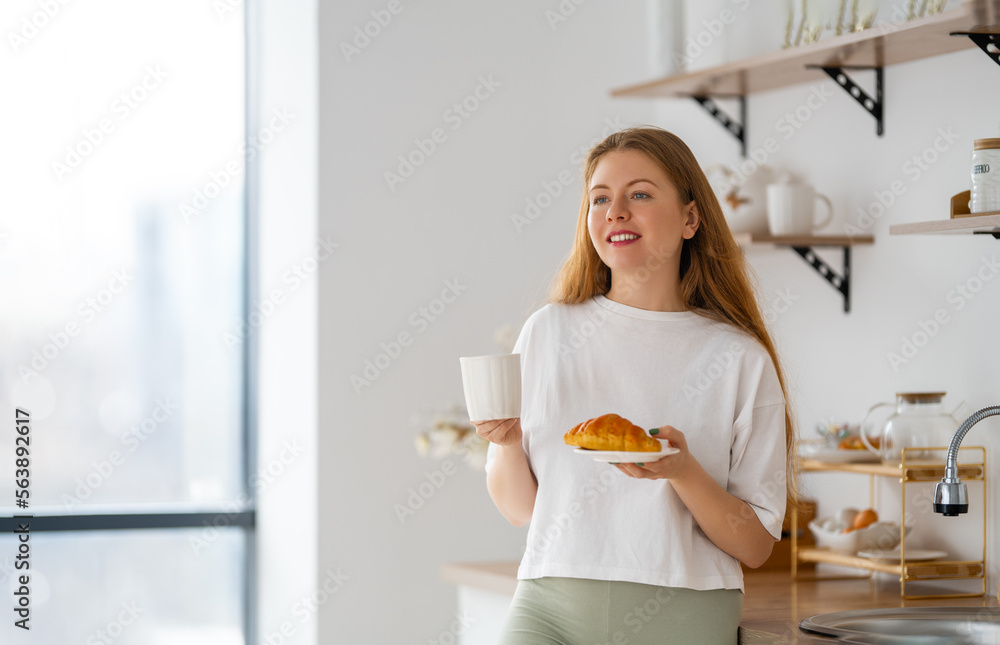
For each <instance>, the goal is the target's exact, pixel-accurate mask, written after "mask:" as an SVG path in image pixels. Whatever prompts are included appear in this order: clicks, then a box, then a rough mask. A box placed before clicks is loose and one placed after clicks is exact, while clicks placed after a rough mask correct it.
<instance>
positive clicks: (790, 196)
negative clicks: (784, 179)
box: [767, 183, 833, 235]
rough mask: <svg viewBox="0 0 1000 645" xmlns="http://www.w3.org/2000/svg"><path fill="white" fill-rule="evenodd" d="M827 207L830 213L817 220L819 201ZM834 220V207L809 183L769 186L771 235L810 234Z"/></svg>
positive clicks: (827, 211)
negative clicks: (817, 204)
mask: <svg viewBox="0 0 1000 645" xmlns="http://www.w3.org/2000/svg"><path fill="white" fill-rule="evenodd" d="M817 199H818V200H820V201H822V202H823V203H824V204H826V214H825V215H824V216H823V217H822V219H821V220H820V221H819V222H817V221H816V200H817ZM831 219H833V204H831V203H830V199H829V198H828V197H827V196H826V195H821V194H820V193H817V192H816V191H815V190H813V187H812V186H810V185H809V184H799V183H781V184H770V185H769V186H768V187H767V224H768V227H769V228H770V229H771V235H808V234H809V233H812V232H813V231H814V230H816V229H818V228H823V227H824V226H826V225H827V224H829V223H830V220H831Z"/></svg>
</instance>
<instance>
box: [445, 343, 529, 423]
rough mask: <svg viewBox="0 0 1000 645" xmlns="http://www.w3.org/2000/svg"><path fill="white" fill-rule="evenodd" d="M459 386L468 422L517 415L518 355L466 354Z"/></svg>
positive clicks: (462, 359) (518, 401)
mask: <svg viewBox="0 0 1000 645" xmlns="http://www.w3.org/2000/svg"><path fill="white" fill-rule="evenodd" d="M459 362H460V363H461V365H462V389H463V390H465V405H466V408H467V409H468V411H469V419H470V420H471V421H492V420H494V419H514V418H517V417H520V416H521V355H520V354H498V355H496V356H466V357H463V358H460V359H459Z"/></svg>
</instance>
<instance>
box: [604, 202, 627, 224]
mask: <svg viewBox="0 0 1000 645" xmlns="http://www.w3.org/2000/svg"><path fill="white" fill-rule="evenodd" d="M607 217H608V221H609V222H614V221H617V220H627V219H628V218H629V212H628V207H627V206H625V205H624V204H623V203H621V202H618V201H616V202H612V204H611V208H609V209H608V215H607Z"/></svg>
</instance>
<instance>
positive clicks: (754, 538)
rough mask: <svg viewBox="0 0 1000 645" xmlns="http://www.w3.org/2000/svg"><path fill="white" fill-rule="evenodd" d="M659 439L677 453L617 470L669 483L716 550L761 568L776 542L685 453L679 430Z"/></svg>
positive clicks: (667, 431) (751, 513)
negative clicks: (671, 446) (665, 440)
mask: <svg viewBox="0 0 1000 645" xmlns="http://www.w3.org/2000/svg"><path fill="white" fill-rule="evenodd" d="M659 438H661V439H667V440H669V441H670V443H671V444H672V445H673V446H675V447H676V448H679V449H680V452H679V453H677V454H674V455H667V456H666V457H663V458H662V459H660V460H658V461H653V462H649V463H647V464H645V465H643V466H638V465H636V464H619V465H618V469H619V470H621V471H622V472H624V473H625V474H627V475H629V476H630V477H637V478H643V479H669V480H670V485H671V486H673V488H674V492H676V493H677V496H678V497H680V498H681V501H682V502H684V505H685V506H687V509H688V510H689V511H691V515H693V516H694V519H695V521H696V522H697V523H698V526H699V527H700V528H701V530H702V531H704V532H705V535H707V536H708V538H709V539H710V540H712V542H713V543H714V544H715V546H717V547H719V548H720V549H722V550H723V551H725V552H726V553H728V554H729V555H731V556H733V557H734V558H737V559H739V560H740V562H742V563H743V564H745V565H747V566H748V567H750V568H757V567H759V566H760V565H762V564H764V562H765V561H766V560H767V558H768V557H769V556H770V555H771V549H772V548H773V547H774V542H775V539H774V536H773V535H771V534H770V533H769V532H768V531H767V529H765V528H764V525H763V524H761V523H760V519H759V518H758V517H757V514H756V513H755V512H754V511H753V509H752V508H750V505H749V504H748V503H747V502H745V501H743V500H741V499H739V498H737V497H734V496H733V495H730V494H729V493H728V492H727V491H726V490H725V489H724V488H722V487H721V486H719V484H718V483H716V481H715V480H714V479H712V477H711V475H709V474H708V472H706V471H705V469H704V468H703V467H702V465H701V464H700V463H698V460H697V459H695V458H694V457H693V456H692V455H691V453H690V452H688V449H687V440H685V438H684V433H682V432H681V431H680V430H677V429H676V428H674V427H671V426H664V427H662V428H660V433H659Z"/></svg>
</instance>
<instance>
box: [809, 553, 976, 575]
mask: <svg viewBox="0 0 1000 645" xmlns="http://www.w3.org/2000/svg"><path fill="white" fill-rule="evenodd" d="M799 561H800V562H815V563H817V564H835V565H837V566H841V567H851V568H854V569H862V570H865V571H881V572H882V573H889V574H892V575H896V576H903V577H905V578H906V579H907V580H931V579H933V580H943V579H949V578H957V579H968V578H971V577H979V576H982V575H983V571H984V570H985V566H984V563H983V562H980V561H979V560H930V561H925V562H907V563H906V564H905V565H904V564H897V563H892V562H883V561H880V560H874V559H872V558H862V557H860V556H857V555H849V554H847V553H838V552H837V551H831V550H829V549H823V548H819V547H802V548H800V549H799Z"/></svg>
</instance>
